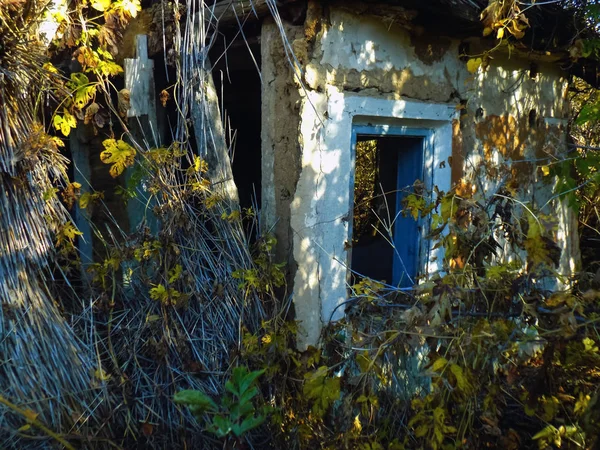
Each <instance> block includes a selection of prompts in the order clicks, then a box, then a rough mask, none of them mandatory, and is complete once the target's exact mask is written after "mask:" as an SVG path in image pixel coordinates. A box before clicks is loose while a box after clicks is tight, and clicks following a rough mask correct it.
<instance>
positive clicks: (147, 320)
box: [146, 314, 160, 323]
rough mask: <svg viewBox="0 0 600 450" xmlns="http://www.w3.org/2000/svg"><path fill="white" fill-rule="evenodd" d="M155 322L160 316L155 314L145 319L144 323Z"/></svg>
mask: <svg viewBox="0 0 600 450" xmlns="http://www.w3.org/2000/svg"><path fill="white" fill-rule="evenodd" d="M157 320H160V316H159V315H157V314H152V315H149V316H147V317H146V322H150V323H152V322H156V321H157Z"/></svg>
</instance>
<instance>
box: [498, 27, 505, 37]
mask: <svg viewBox="0 0 600 450" xmlns="http://www.w3.org/2000/svg"><path fill="white" fill-rule="evenodd" d="M496 37H497V38H498V39H502V38H503V37H504V28H499V29H498V34H497V35H496Z"/></svg>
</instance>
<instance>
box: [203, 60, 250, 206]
mask: <svg viewBox="0 0 600 450" xmlns="http://www.w3.org/2000/svg"><path fill="white" fill-rule="evenodd" d="M195 70H196V71H197V75H196V77H194V78H195V79H197V80H199V81H200V83H199V85H198V86H197V87H196V92H195V93H194V97H195V101H194V102H193V103H192V111H191V113H192V123H193V127H194V135H195V136H196V144H197V146H198V151H199V153H200V156H202V157H203V158H204V159H205V160H206V162H207V163H208V167H209V171H208V176H209V178H210V180H211V183H212V186H213V190H214V192H215V193H217V194H218V195H220V196H221V197H222V198H223V199H224V200H225V201H226V202H227V204H228V207H229V208H230V209H231V210H238V209H239V197H238V191H237V186H236V185H235V181H234V179H233V170H232V168H231V160H230V158H229V148H228V147H227V142H226V140H225V131H224V129H223V122H222V121H221V113H220V110H219V98H218V97H217V90H216V88H215V84H214V81H213V77H212V70H211V67H210V62H208V61H206V66H205V67H197V68H196V69H195Z"/></svg>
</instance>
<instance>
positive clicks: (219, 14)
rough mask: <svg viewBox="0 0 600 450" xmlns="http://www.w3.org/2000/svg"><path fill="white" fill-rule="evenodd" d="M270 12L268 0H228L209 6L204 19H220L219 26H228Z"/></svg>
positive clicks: (211, 20) (257, 17) (259, 17)
mask: <svg viewBox="0 0 600 450" xmlns="http://www.w3.org/2000/svg"><path fill="white" fill-rule="evenodd" d="M269 14H270V12H269V6H268V5H267V1H266V0H252V1H250V0H226V1H222V2H217V3H215V4H214V5H213V6H210V7H207V8H206V9H205V11H204V20H205V21H207V22H214V21H215V20H216V21H218V23H219V26H221V27H227V26H229V25H237V24H238V21H239V23H243V22H244V20H246V22H247V21H254V20H259V19H262V18H263V17H266V16H268V15H269Z"/></svg>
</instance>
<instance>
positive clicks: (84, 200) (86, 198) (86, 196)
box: [79, 192, 92, 209]
mask: <svg viewBox="0 0 600 450" xmlns="http://www.w3.org/2000/svg"><path fill="white" fill-rule="evenodd" d="M91 199H92V194H90V193H89V192H84V193H83V194H81V197H79V207H80V208H81V209H85V208H87V207H88V205H89V204H90V200H91Z"/></svg>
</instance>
